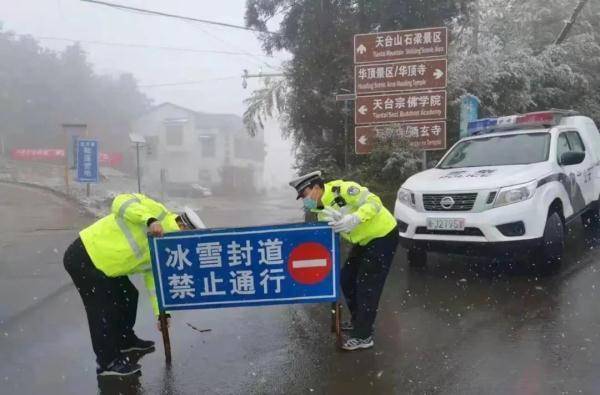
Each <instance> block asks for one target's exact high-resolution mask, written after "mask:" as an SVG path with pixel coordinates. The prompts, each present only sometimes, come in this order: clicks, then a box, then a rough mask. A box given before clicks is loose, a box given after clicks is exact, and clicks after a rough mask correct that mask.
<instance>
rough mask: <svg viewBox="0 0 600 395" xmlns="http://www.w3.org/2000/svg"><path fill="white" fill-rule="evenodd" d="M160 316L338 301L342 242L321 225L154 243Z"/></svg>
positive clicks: (170, 237)
mask: <svg viewBox="0 0 600 395" xmlns="http://www.w3.org/2000/svg"><path fill="white" fill-rule="evenodd" d="M150 250H151V253H152V270H153V271H154V279H155V282H156V290H157V297H158V304H159V307H160V309H161V311H164V310H178V309H179V310H184V309H204V308H216V307H233V306H246V305H252V306H258V305H271V304H292V303H317V302H332V301H335V300H337V297H338V290H337V283H338V276H339V236H337V235H336V234H335V233H334V232H333V230H332V229H331V227H329V226H327V225H325V224H322V223H317V224H290V225H277V226H270V227H264V226H263V227H252V228H237V229H206V230H198V231H193V232H178V233H173V234H167V235H165V236H164V237H160V238H151V239H150Z"/></svg>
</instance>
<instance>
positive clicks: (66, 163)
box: [65, 130, 69, 195]
mask: <svg viewBox="0 0 600 395" xmlns="http://www.w3.org/2000/svg"><path fill="white" fill-rule="evenodd" d="M68 152H69V136H68V134H67V131H66V130H65V190H66V192H67V195H68V194H69V155H68Z"/></svg>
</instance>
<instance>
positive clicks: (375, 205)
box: [358, 188, 381, 213]
mask: <svg viewBox="0 0 600 395" xmlns="http://www.w3.org/2000/svg"><path fill="white" fill-rule="evenodd" d="M371 195H373V194H372V193H371V192H370V191H369V190H368V189H367V188H365V190H364V191H362V192H361V194H360V198H359V200H358V206H359V207H360V206H362V205H363V204H370V205H371V206H373V208H375V211H376V212H377V213H379V211H381V205H380V204H379V203H376V202H370V201H367V199H368V198H369V196H371Z"/></svg>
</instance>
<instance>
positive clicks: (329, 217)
mask: <svg viewBox="0 0 600 395" xmlns="http://www.w3.org/2000/svg"><path fill="white" fill-rule="evenodd" d="M321 212H322V213H323V219H324V220H325V221H327V222H337V221H339V220H341V219H342V217H343V216H344V214H342V213H341V212H340V211H338V210H336V209H334V208H332V207H325V208H324V209H323V211H321Z"/></svg>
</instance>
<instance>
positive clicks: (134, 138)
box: [129, 133, 146, 193]
mask: <svg viewBox="0 0 600 395" xmlns="http://www.w3.org/2000/svg"><path fill="white" fill-rule="evenodd" d="M129 140H130V141H131V142H132V143H134V144H135V163H136V169H137V184H138V193H142V174H141V170H140V147H141V146H143V145H144V144H146V139H145V138H144V136H142V135H140V134H136V133H130V134H129Z"/></svg>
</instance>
